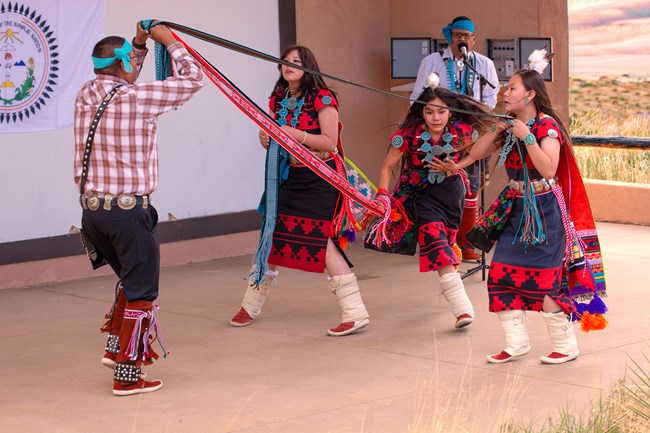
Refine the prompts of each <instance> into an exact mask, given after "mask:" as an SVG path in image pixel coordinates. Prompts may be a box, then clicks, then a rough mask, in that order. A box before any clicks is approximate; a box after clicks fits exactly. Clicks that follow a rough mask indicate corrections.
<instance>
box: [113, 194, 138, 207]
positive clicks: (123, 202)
mask: <svg viewBox="0 0 650 433" xmlns="http://www.w3.org/2000/svg"><path fill="white" fill-rule="evenodd" d="M135 203H136V199H135V196H134V195H133V194H120V195H119V196H118V197H117V206H118V207H119V208H120V209H122V210H131V209H133V208H134V207H135Z"/></svg>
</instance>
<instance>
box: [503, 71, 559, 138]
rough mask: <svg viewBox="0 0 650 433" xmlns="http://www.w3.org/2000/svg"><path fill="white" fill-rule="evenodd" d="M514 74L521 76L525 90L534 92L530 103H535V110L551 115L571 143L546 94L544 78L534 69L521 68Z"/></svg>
mask: <svg viewBox="0 0 650 433" xmlns="http://www.w3.org/2000/svg"><path fill="white" fill-rule="evenodd" d="M514 75H518V76H519V78H521V82H522V83H523V85H524V89H526V90H532V91H534V92H535V97H534V98H533V99H532V101H531V102H532V103H533V104H534V105H535V110H536V111H537V112H538V113H540V112H541V113H544V114H546V115H548V116H551V117H552V118H553V119H555V121H556V122H557V123H558V125H559V126H560V130H561V131H562V135H564V139H565V140H566V141H567V143H569V145H570V144H571V137H570V136H569V133H568V131H567V129H566V128H565V127H564V124H563V123H562V120H561V119H562V118H561V117H560V115H559V114H558V112H557V111H556V110H555V109H554V108H553V104H552V103H551V98H550V96H549V94H548V90H547V89H546V83H545V82H544V78H543V77H542V76H541V75H540V73H539V72H537V71H536V70H534V69H521V70H519V71H517V72H515V74H514Z"/></svg>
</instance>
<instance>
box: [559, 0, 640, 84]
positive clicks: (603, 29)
mask: <svg viewBox="0 0 650 433" xmlns="http://www.w3.org/2000/svg"><path fill="white" fill-rule="evenodd" d="M567 6H568V10H569V73H570V74H571V75H572V76H578V75H582V76H591V77H600V76H603V75H623V74H627V75H630V76H634V77H640V78H641V79H643V78H644V77H645V78H646V79H650V0H568V2H567Z"/></svg>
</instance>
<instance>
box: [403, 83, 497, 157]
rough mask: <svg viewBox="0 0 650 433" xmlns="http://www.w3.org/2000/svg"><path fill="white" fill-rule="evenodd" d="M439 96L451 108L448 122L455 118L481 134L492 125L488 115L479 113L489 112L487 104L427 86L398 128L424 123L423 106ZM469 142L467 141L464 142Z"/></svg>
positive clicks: (442, 88)
mask: <svg viewBox="0 0 650 433" xmlns="http://www.w3.org/2000/svg"><path fill="white" fill-rule="evenodd" d="M436 98H439V99H440V100H441V101H442V102H444V104H445V105H446V106H447V107H449V108H450V109H451V117H450V118H449V121H450V122H455V121H457V120H459V121H461V122H464V123H468V124H470V125H472V126H473V127H474V129H475V130H476V131H477V132H478V133H479V135H483V134H485V133H486V132H487V130H488V128H489V127H490V126H491V125H492V122H491V121H490V118H489V116H484V115H481V114H480V113H486V114H487V113H491V111H490V109H489V108H488V106H487V105H485V104H483V103H482V102H478V101H475V100H474V99H472V98H471V97H469V96H467V95H462V94H460V93H455V92H452V91H451V90H448V89H445V88H444V87H439V86H438V87H436V88H433V89H432V88H430V87H427V88H426V89H424V91H423V92H422V93H421V94H420V96H419V97H418V99H417V100H416V101H415V102H414V103H413V104H412V105H411V108H409V111H408V113H406V117H405V118H404V120H403V121H402V123H401V124H400V126H399V127H400V129H404V128H410V127H413V126H416V125H421V124H422V123H424V107H426V105H427V104H429V103H431V101H433V100H434V99H436ZM454 108H459V109H461V110H465V111H469V112H475V113H479V114H469V113H461V112H457V111H454V110H453V109H454ZM464 144H465V145H466V144H469V143H464Z"/></svg>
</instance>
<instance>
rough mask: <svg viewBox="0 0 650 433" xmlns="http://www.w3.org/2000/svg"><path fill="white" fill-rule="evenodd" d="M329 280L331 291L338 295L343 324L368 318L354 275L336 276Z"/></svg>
mask: <svg viewBox="0 0 650 433" xmlns="http://www.w3.org/2000/svg"><path fill="white" fill-rule="evenodd" d="M328 280H329V286H330V290H332V293H334V294H335V295H336V300H337V301H338V303H339V306H340V307H341V323H345V322H358V321H360V320H363V319H367V318H368V312H367V311H366V307H365V306H364V305H363V300H362V299H361V293H360V292H359V285H358V284H357V277H356V276H355V275H354V274H345V275H334V276H332V277H329V278H328Z"/></svg>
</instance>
